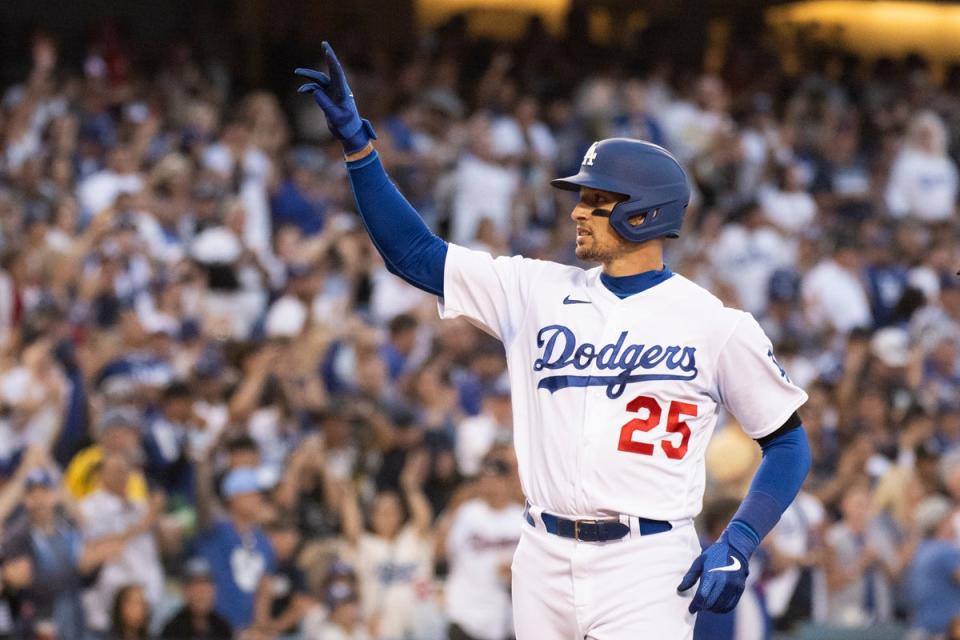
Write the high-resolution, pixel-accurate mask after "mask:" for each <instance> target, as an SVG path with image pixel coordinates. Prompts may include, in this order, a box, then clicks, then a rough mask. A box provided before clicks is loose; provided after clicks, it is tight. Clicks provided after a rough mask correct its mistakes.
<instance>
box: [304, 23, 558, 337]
mask: <svg viewBox="0 0 960 640" xmlns="http://www.w3.org/2000/svg"><path fill="white" fill-rule="evenodd" d="M323 52H324V57H325V59H326V62H327V65H328V68H329V70H330V73H329V75H328V74H326V73H323V72H320V71H314V70H311V69H297V71H296V73H297V75H300V76H303V77H306V78H309V79H311V80H312V81H313V82H309V83H307V84H304V85H302V86H301V87H300V88H299V89H298V91H299V92H300V93H310V94H312V95H313V97H314V100H315V101H316V103H317V104H318V105H319V106H320V108H321V109H322V110H323V113H324V116H325V117H326V120H327V127H328V128H329V129H330V132H331V133H333V135H334V136H336V137H337V139H339V140H340V142H341V143H342V145H343V149H344V153H345V154H346V159H347V169H348V171H349V175H350V184H351V186H352V187H353V193H354V197H355V198H356V201H357V208H358V210H359V211H360V217H361V219H362V220H363V224H364V226H365V227H366V229H367V232H368V233H369V234H370V238H371V240H372V241H373V244H374V246H375V247H376V248H377V251H379V252H380V255H381V256H383V260H384V263H385V264H386V266H387V269H388V270H389V271H390V272H391V273H394V274H396V275H398V276H400V277H401V278H403V279H404V280H406V281H407V282H409V283H410V284H412V285H413V286H415V287H418V288H420V289H423V290H424V291H427V292H429V293H432V294H434V295H436V296H438V297H439V298H441V299H442V306H441V315H442V316H443V317H446V318H451V317H456V316H460V315H462V316H465V317H467V318H468V319H470V320H471V321H472V322H474V323H475V324H477V325H478V326H480V327H481V328H482V329H484V330H485V331H487V332H488V333H490V334H492V335H494V336H496V337H497V338H500V339H501V340H502V341H504V343H508V342H509V341H510V339H511V338H512V337H513V336H514V335H515V334H516V330H517V328H518V326H519V324H520V320H521V318H522V317H523V312H524V308H525V301H526V300H527V298H528V293H529V291H530V290H531V287H532V285H533V282H534V280H535V279H536V276H537V275H538V274H539V273H540V272H541V270H542V266H543V264H544V263H540V262H538V261H534V260H524V259H522V258H519V257H517V258H496V259H494V258H492V257H491V256H490V255H489V254H487V253H484V252H482V251H471V250H469V249H466V248H463V247H458V246H456V245H448V244H447V243H446V242H445V241H444V240H443V239H441V238H439V237H438V236H436V235H435V234H434V233H432V232H431V231H430V229H429V228H428V227H427V225H426V224H424V222H423V220H422V219H421V218H420V215H419V214H418V213H417V211H416V210H415V209H414V208H413V207H412V206H411V205H410V203H409V202H407V200H406V199H405V198H404V197H403V195H402V194H401V193H400V192H399V191H398V190H397V188H396V187H395V186H394V184H393V183H392V182H391V181H390V178H389V177H388V176H387V173H386V171H385V170H384V168H383V165H382V164H381V163H380V159H379V157H378V155H377V152H376V150H374V148H373V142H372V141H373V140H374V139H375V138H376V134H375V133H374V131H373V127H372V126H371V125H370V123H369V122H367V121H366V120H363V119H362V118H361V117H360V114H359V112H358V111H357V106H356V103H355V102H354V99H353V93H352V92H351V90H350V87H349V85H348V84H347V81H346V78H345V76H344V74H343V69H342V68H341V67H340V63H339V62H338V61H337V58H336V55H335V54H334V53H333V49H331V48H330V45H329V44H327V43H326V42H324V43H323Z"/></svg>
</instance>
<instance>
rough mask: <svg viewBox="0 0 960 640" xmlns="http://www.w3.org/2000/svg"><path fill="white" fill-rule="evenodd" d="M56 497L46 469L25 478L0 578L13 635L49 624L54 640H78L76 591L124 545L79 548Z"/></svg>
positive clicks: (80, 622) (104, 542) (107, 542)
mask: <svg viewBox="0 0 960 640" xmlns="http://www.w3.org/2000/svg"><path fill="white" fill-rule="evenodd" d="M61 491H62V489H61V487H60V486H59V483H58V480H57V478H56V477H55V476H54V474H53V473H52V472H51V471H49V470H47V469H43V468H37V469H34V470H33V471H31V472H30V474H29V475H28V476H27V478H26V484H25V487H24V496H23V506H24V512H23V515H22V516H21V517H20V518H18V519H17V520H16V521H15V522H14V523H13V524H11V525H10V526H9V528H7V529H6V531H5V532H4V542H3V556H4V558H5V561H4V569H5V574H6V575H5V578H6V581H7V582H8V585H9V587H10V589H11V590H12V591H13V592H14V601H15V602H16V603H17V613H16V615H15V619H16V621H17V626H18V633H20V634H26V635H29V634H31V633H32V632H33V630H34V629H35V627H36V626H37V625H39V624H40V623H48V624H52V626H53V628H54V629H55V630H56V637H57V638H63V639H64V640H73V639H76V640H83V638H84V637H85V629H86V626H85V621H84V612H83V605H82V603H81V591H82V589H83V588H84V586H86V584H87V583H88V581H89V579H90V578H91V577H92V576H93V575H95V572H96V570H97V569H98V568H99V567H100V566H101V565H103V563H104V562H106V561H107V560H109V559H111V558H113V557H115V556H117V555H118V554H119V553H120V552H121V550H122V549H123V545H124V541H123V540H122V539H120V538H118V537H107V538H103V539H100V540H97V541H92V542H84V541H83V536H82V534H81V532H80V530H79V529H78V528H77V527H76V525H75V524H74V523H73V522H72V521H71V520H70V519H69V518H68V517H67V515H66V514H65V513H64V510H63V509H62V502H61V493H60V492H61ZM24 560H25V561H27V562H28V564H23V561H24ZM18 564H19V566H18ZM12 572H15V573H16V577H15V578H14V579H13V580H11V577H13V576H11V575H10V574H11V573H12Z"/></svg>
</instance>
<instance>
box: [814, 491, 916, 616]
mask: <svg viewBox="0 0 960 640" xmlns="http://www.w3.org/2000/svg"><path fill="white" fill-rule="evenodd" d="M869 500H870V490H869V486H868V485H867V484H865V483H864V482H859V483H857V484H854V485H852V486H850V487H848V488H847V489H846V491H845V492H844V495H843V499H842V501H841V503H840V511H841V514H842V515H841V519H840V521H839V522H838V523H836V524H834V525H833V526H832V527H830V529H828V530H827V533H826V550H827V563H826V569H827V590H828V591H829V606H828V609H827V622H829V623H830V624H833V625H836V626H842V627H866V626H869V625H871V624H876V623H884V622H889V621H890V620H891V619H892V617H893V593H892V590H891V586H890V581H889V578H891V577H892V578H896V577H898V576H897V573H898V571H899V567H897V566H896V564H895V563H896V558H897V548H896V547H895V546H894V545H892V544H889V541H888V540H886V539H884V538H882V537H880V536H878V535H876V533H875V532H874V530H873V527H872V526H871V523H870V520H869V515H870V514H869V507H870V505H869Z"/></svg>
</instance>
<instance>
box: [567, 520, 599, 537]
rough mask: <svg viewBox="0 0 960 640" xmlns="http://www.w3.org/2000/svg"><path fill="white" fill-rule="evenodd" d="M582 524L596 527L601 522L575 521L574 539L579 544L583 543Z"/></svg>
mask: <svg viewBox="0 0 960 640" xmlns="http://www.w3.org/2000/svg"><path fill="white" fill-rule="evenodd" d="M580 523H584V524H594V525H596V524H600V521H599V520H574V521H573V539H574V540H576V541H577V542H583V540H581V539H580Z"/></svg>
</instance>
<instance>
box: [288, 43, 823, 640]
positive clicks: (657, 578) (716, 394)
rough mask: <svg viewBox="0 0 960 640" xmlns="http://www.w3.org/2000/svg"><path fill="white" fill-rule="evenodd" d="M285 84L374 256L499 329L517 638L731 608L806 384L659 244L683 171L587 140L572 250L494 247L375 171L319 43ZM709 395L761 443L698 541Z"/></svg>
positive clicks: (671, 219) (452, 309) (620, 145)
mask: <svg viewBox="0 0 960 640" xmlns="http://www.w3.org/2000/svg"><path fill="white" fill-rule="evenodd" d="M323 52H324V56H325V59H326V64H327V66H328V69H329V73H322V72H319V71H314V70H310V69H298V70H297V71H296V73H297V74H298V75H301V76H304V77H306V78H308V79H309V80H310V82H309V83H307V84H304V85H303V86H301V87H300V89H299V91H300V92H301V93H310V94H312V95H313V97H314V100H315V101H316V102H317V104H318V105H319V106H320V108H321V109H322V110H323V112H324V115H325V116H326V119H327V125H328V127H329V128H330V131H331V132H332V133H333V135H334V136H336V137H337V138H338V139H339V140H340V141H341V142H342V143H343V148H344V152H345V157H346V161H347V169H348V173H349V177H350V182H351V185H352V187H353V192H354V196H355V197H356V200H357V206H358V209H359V211H360V216H361V218H362V220H363V223H364V225H365V226H366V229H367V231H368V232H369V234H370V237H371V239H372V241H373V243H374V245H375V246H376V248H377V250H378V251H379V252H380V253H381V254H382V255H383V258H384V262H385V263H386V266H387V269H389V270H390V271H391V272H392V273H394V274H396V275H398V276H400V277H401V278H403V279H404V280H406V281H407V282H409V283H411V284H413V285H414V286H417V287H419V288H421V289H423V290H425V291H428V292H430V293H433V294H435V295H436V296H438V298H439V309H440V315H441V316H442V317H444V318H452V317H456V316H466V317H467V318H468V319H470V320H471V321H472V322H473V323H474V324H476V325H477V326H479V327H480V328H481V329H483V330H484V331H486V332H488V333H490V334H492V335H493V336H495V337H497V338H499V339H500V340H501V341H502V342H503V344H504V347H505V349H506V353H507V362H508V365H509V377H510V382H511V387H512V393H513V415H514V418H513V422H514V431H515V435H514V438H515V447H516V452H517V458H518V463H519V473H520V480H521V484H522V487H523V491H524V494H525V495H526V498H527V503H528V505H527V509H526V513H525V514H524V519H525V521H526V523H527V524H526V525H525V526H524V528H523V533H522V535H521V539H520V543H519V545H518V547H517V551H516V553H515V555H514V559H513V567H512V582H513V591H512V597H513V608H514V627H515V631H516V635H517V638H518V640H554V639H557V640H561V639H562V640H572V639H574V638H576V639H582V638H591V639H595V640H621V639H623V640H626V639H628V638H629V639H635V638H658V639H659V638H665V639H669V640H673V639H680V638H690V637H692V629H693V622H694V614H695V613H696V612H697V611H699V610H701V609H708V610H711V611H720V612H722V611H729V610H730V609H732V608H733V607H734V606H735V605H736V603H737V600H738V599H739V598H740V595H741V594H742V593H743V589H744V583H745V580H746V577H747V566H748V561H749V559H750V556H751V554H752V553H753V551H754V550H755V549H756V548H757V546H758V545H759V544H760V541H761V540H762V539H763V537H764V536H765V535H766V534H767V533H768V532H769V531H770V529H771V528H773V526H774V525H775V524H776V522H777V520H778V519H779V518H780V515H781V514H782V513H783V511H784V510H785V509H786V508H787V506H788V505H789V504H790V502H791V501H792V500H793V498H794V496H795V495H796V493H797V491H798V490H799V488H800V485H801V483H802V482H803V478H804V477H805V475H806V473H807V471H808V469H809V465H810V452H809V448H808V446H807V441H806V436H805V434H804V431H803V427H802V425H801V423H800V418H799V417H798V415H797V413H796V412H797V409H798V408H799V407H800V406H801V405H802V404H803V403H804V402H805V401H806V399H807V395H806V394H805V393H804V392H803V391H802V390H801V389H799V388H797V387H796V386H795V385H794V384H793V383H792V382H791V381H790V378H789V377H788V376H787V374H786V372H785V371H784V370H783V369H782V368H781V367H780V365H779V363H778V362H777V360H776V358H775V357H774V354H773V351H772V347H771V344H770V341H769V340H768V339H767V337H766V336H765V335H764V333H763V330H762V329H761V328H760V326H759V325H758V324H757V322H756V321H755V320H754V319H753V317H752V316H750V315H749V314H747V313H744V312H742V311H737V310H734V309H728V308H726V307H724V306H723V304H722V303H721V302H720V301H719V300H718V299H717V298H715V297H714V296H712V295H711V294H710V293H708V292H707V291H705V290H703V289H702V288H700V287H699V286H697V285H695V284H693V283H692V282H691V281H689V280H687V279H686V278H684V277H683V276H681V275H679V274H674V273H672V272H671V271H670V270H669V269H668V268H667V267H666V266H665V265H664V263H663V245H664V241H665V238H675V237H677V236H679V234H680V228H681V224H682V222H683V215H684V211H685V209H686V206H687V202H688V199H689V195H690V187H689V183H688V180H687V176H686V174H685V173H684V171H683V169H682V168H681V166H680V165H679V164H678V163H677V161H676V160H675V159H674V158H673V156H671V155H670V154H669V153H668V152H667V151H666V150H664V149H663V148H661V147H658V146H656V145H653V144H649V143H645V142H640V141H638V140H630V139H625V138H614V139H610V140H601V141H599V142H596V143H594V144H593V145H592V146H591V147H590V149H589V150H588V151H587V153H586V155H585V156H584V158H583V163H582V165H581V167H580V172H579V173H578V174H577V175H575V176H571V177H569V178H563V179H560V180H554V181H553V185H554V186H555V187H557V188H560V189H567V190H570V191H577V192H579V195H580V200H579V203H578V204H577V205H576V206H575V207H574V209H573V212H572V213H571V214H570V217H571V219H572V221H573V224H571V233H573V231H574V229H575V230H576V243H577V244H576V253H577V257H578V258H580V259H581V260H584V261H588V262H593V263H599V266H598V267H595V268H592V269H589V270H584V269H581V268H579V267H575V266H567V265H562V264H556V263H552V262H544V261H539V260H530V259H526V258H523V257H519V256H515V257H511V258H507V257H500V258H493V257H491V256H490V255H488V254H486V253H484V252H480V251H472V250H469V249H466V248H464V247H460V246H457V245H455V244H448V243H446V242H444V241H443V240H442V239H440V238H438V237H437V236H435V235H434V234H433V233H431V232H430V230H429V229H428V228H427V227H426V225H425V224H424V223H423V221H422V220H421V219H420V217H419V215H418V214H417V212H416V211H415V210H414V209H413V208H412V207H411V206H410V205H409V204H408V203H407V201H406V200H405V199H404V198H403V196H402V195H401V194H400V193H399V191H397V189H396V188H395V187H394V185H393V184H392V183H391V182H390V179H389V178H388V177H387V175H386V173H385V172H384V169H383V166H382V165H381V163H380V160H379V158H378V157H377V152H376V150H375V149H374V144H373V141H374V140H375V138H376V135H375V133H374V130H373V127H372V126H371V125H370V123H369V122H368V121H366V120H363V119H362V118H361V117H360V114H359V112H358V111H357V106H356V103H355V101H354V97H353V93H352V92H351V90H350V87H349V86H348V84H347V81H346V78H345V76H344V73H343V70H342V69H341V67H340V64H339V63H338V62H337V58H336V56H335V55H334V53H333V50H332V49H331V48H330V46H329V45H328V44H327V43H323ZM721 408H725V409H726V410H727V411H729V412H730V413H731V414H733V416H734V417H736V419H737V420H738V422H739V423H740V425H741V427H742V428H743V430H744V431H745V432H746V433H747V434H748V435H750V436H751V437H752V438H754V439H756V440H757V441H758V442H759V444H760V446H761V447H762V448H763V452H764V460H763V462H762V464H761V466H760V468H759V470H758V471H757V474H756V476H755V478H754V481H753V484H752V486H751V489H750V491H749V493H748V495H747V496H746V497H745V498H744V500H743V502H742V504H741V506H740V508H739V509H738V511H737V513H736V515H735V516H734V518H733V520H731V522H730V523H729V524H728V526H727V527H726V529H724V531H723V534H722V535H721V536H720V538H719V539H718V540H717V541H716V542H715V543H714V544H712V545H711V546H710V547H708V548H707V549H706V550H703V551H702V552H701V549H700V546H699V544H698V542H697V536H696V533H695V532H694V527H693V526H692V519H693V517H694V516H696V515H697V513H698V512H699V511H700V508H701V503H702V497H703V491H704V462H703V457H704V450H705V448H706V446H707V442H708V440H709V439H710V434H711V432H712V431H713V428H714V426H715V425H716V423H717V420H718V417H719V414H720V412H721Z"/></svg>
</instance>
